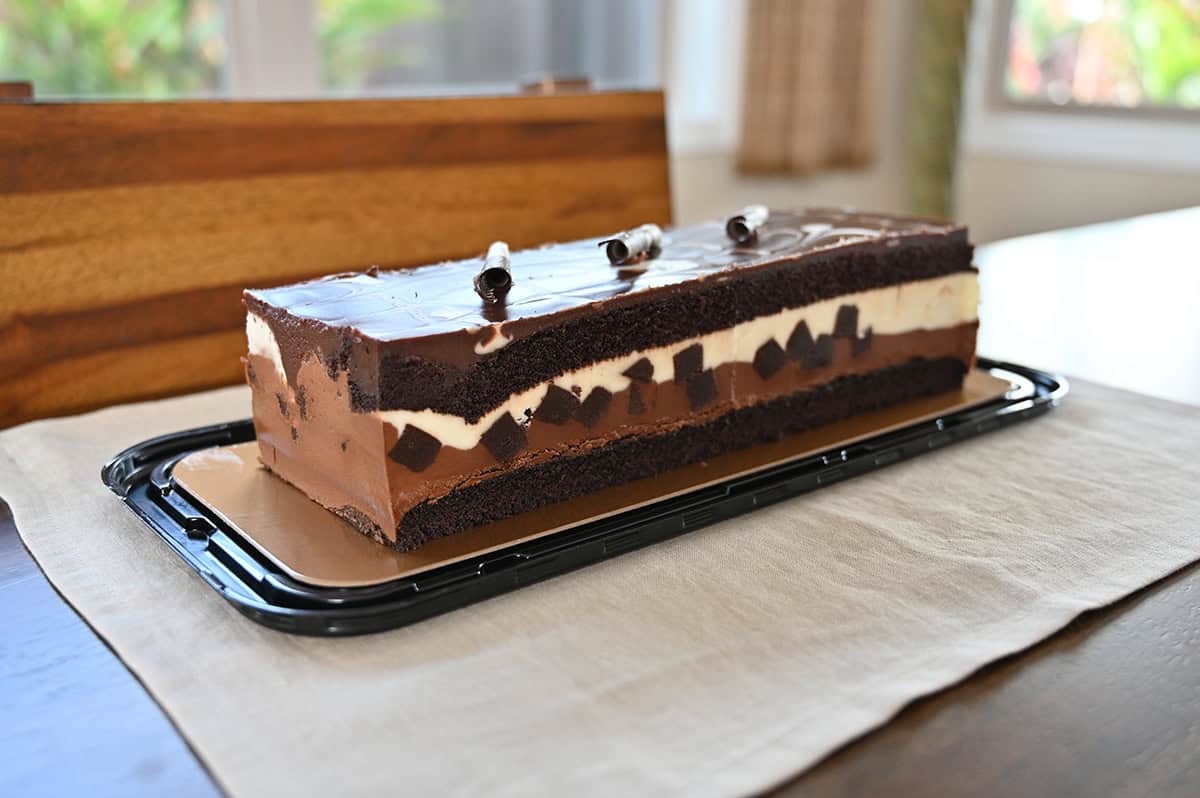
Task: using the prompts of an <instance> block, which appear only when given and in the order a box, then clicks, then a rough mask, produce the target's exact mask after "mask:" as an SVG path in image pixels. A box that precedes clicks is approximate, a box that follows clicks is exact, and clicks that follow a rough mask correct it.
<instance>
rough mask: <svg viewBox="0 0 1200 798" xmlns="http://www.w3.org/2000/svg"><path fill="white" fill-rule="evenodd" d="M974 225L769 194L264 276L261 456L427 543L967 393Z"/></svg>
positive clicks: (253, 365) (259, 336) (292, 477)
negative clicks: (685, 219)
mask: <svg viewBox="0 0 1200 798" xmlns="http://www.w3.org/2000/svg"><path fill="white" fill-rule="evenodd" d="M971 252H972V248H971V245H970V244H969V243H968V241H967V234H966V230H965V229H964V228H963V227H961V226H958V225H953V224H946V223H941V222H935V221H931V220H925V219H909V218H899V217H892V216H882V215H876V214H865V213H857V212H850V211H841V210H808V211H804V212H800V213H796V212H781V211H773V212H768V211H767V210H766V209H765V208H761V207H754V208H751V209H747V211H746V212H745V213H743V214H739V215H738V216H736V217H733V218H732V219H730V220H728V223H727V224H721V223H718V222H713V223H709V224H702V225H698V226H694V227H685V228H680V229H677V230H672V231H668V232H666V233H663V232H662V231H660V230H658V228H657V227H654V226H653V225H645V226H643V227H641V228H637V229H635V230H632V231H629V232H627V233H624V234H622V235H618V236H616V237H614V238H610V239H605V240H601V239H592V240H587V241H578V242H572V243H568V244H555V245H550V246H545V247H542V248H539V249H532V250H525V251H519V252H515V253H512V254H511V255H510V254H509V252H508V250H507V247H505V246H502V245H494V246H493V247H492V248H491V249H490V250H489V252H488V254H487V255H486V256H485V257H480V258H477V259H472V260H465V261H456V262H450V263H442V264H438V265H433V266H423V267H419V268H414V269H405V270H396V271H381V270H378V269H370V270H368V271H366V272H355V273H345V274H338V275H333V276H331V277H326V278H323V279H320V280H314V281H311V282H305V283H300V284H297V285H290V286H285V287H282V288H273V289H265V290H252V291H247V292H246V293H245V304H246V308H247V311H248V315H247V336H248V338H249V345H250V352H249V356H248V358H247V359H246V377H247V380H248V381H249V383H250V386H251V388H252V389H253V397H254V399H253V403H254V423H255V428H256V430H257V433H258V442H259V446H260V449H261V459H262V462H263V464H264V465H265V466H266V467H267V468H269V469H270V470H271V471H273V472H274V473H276V474H277V475H279V476H280V477H282V478H283V479H285V480H287V481H288V482H290V483H292V484H293V485H295V486H296V487H298V488H299V489H300V490H302V491H304V492H305V493H306V494H308V496H310V497H311V498H312V499H314V500H315V501H317V502H319V503H321V504H322V505H324V506H325V507H327V508H329V509H330V510H332V511H333V512H335V513H338V514H339V515H341V516H342V517H344V518H345V519H347V520H348V521H349V522H350V523H352V524H353V525H354V526H356V527H357V528H359V529H360V530H362V531H363V532H364V533H366V534H368V535H371V536H372V537H374V538H375V539H376V540H379V541H380V542H383V543H387V544H388V545H392V546H395V547H397V548H401V549H410V548H414V547H416V546H419V545H421V544H422V543H423V542H425V541H427V540H430V539H432V538H436V537H440V536H443V535H447V534H451V533H454V532H457V531H460V530H463V529H466V528H469V527H472V526H476V525H478V524H481V523H485V522H488V521H492V520H496V519H499V518H502V517H506V516H509V515H513V514H515V513H520V512H524V511H527V510H531V509H534V508H536V507H539V506H541V505H545V504H548V503H551V502H556V501H561V500H564V499H569V498H571V497H574V496H579V495H582V494H584V493H587V492H590V491H594V490H597V489H600V488H603V487H607V486H611V485H615V484H619V483H622V482H626V481H629V480H633V479H637V478H641V477H646V476H650V475H653V474H655V473H658V472H661V471H663V470H665V469H669V468H675V467H678V466H681V465H685V464H688V463H693V462H696V461H698V460H702V459H704V458H708V457H712V456H714V455H716V454H719V453H721V452H723V451H727V450H730V449H735V448H739V447H745V446H750V445H753V444H756V443H759V442H764V441H769V440H773V439H777V438H779V437H780V436H782V435H785V434H788V433H791V432H797V431H800V430H804V429H806V428H809V427H812V426H815V425H819V424H825V423H829V422H832V421H835V420H839V419H842V418H845V417H847V416H851V415H854V414H857V413H863V412H867V411H870V410H875V409H878V408H881V407H883V406H886V405H890V404H894V403H897V402H903V401H906V400H909V399H913V398H916V397H919V396H924V395H928V394H933V393H939V392H944V391H949V390H952V389H955V388H958V387H959V386H960V385H961V383H962V379H963V376H964V374H965V372H966V371H967V369H968V368H970V367H971V365H972V363H973V360H974V353H975V331H976V326H977V322H976V305H977V295H978V287H977V280H976V272H975V270H974V269H973V268H972V266H971Z"/></svg>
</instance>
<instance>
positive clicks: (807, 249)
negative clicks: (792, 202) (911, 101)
mask: <svg viewBox="0 0 1200 798" xmlns="http://www.w3.org/2000/svg"><path fill="white" fill-rule="evenodd" d="M947 237H950V238H953V239H955V240H956V241H960V242H961V245H962V246H966V231H965V228H963V227H962V226H960V225H955V224H951V223H946V222H939V221H935V220H931V219H917V218H908V217H896V216H888V215H882V214H875V213H863V212H858V211H852V210H848V209H826V208H814V209H808V210H805V211H802V212H796V211H772V212H771V213H770V217H769V219H768V221H767V222H766V223H765V224H764V225H763V226H762V228H761V229H760V230H759V231H758V236H757V239H756V240H755V241H753V242H751V243H749V244H747V245H738V244H737V243H735V242H734V241H732V240H730V238H729V237H728V236H727V235H726V232H725V229H724V225H723V223H721V222H718V221H713V222H708V223H705V224H700V225H695V226H690V227H681V228H677V229H674V230H668V231H667V232H666V233H665V235H664V238H663V246H662V251H661V254H659V256H658V257H657V258H653V259H648V260H644V261H641V262H639V263H633V264H628V265H621V266H614V265H612V264H611V263H610V262H609V260H608V258H607V257H606V255H605V251H604V249H603V247H601V246H598V244H599V243H601V242H602V241H603V240H604V238H594V239H587V240H583V241H574V242H570V243H564V244H549V245H546V246H542V247H539V248H537V249H528V250H522V251H518V252H514V253H512V257H511V266H512V287H511V288H510V289H509V291H508V293H507V295H506V296H505V297H504V298H503V301H502V302H487V301H485V300H483V299H482V298H481V297H480V296H479V294H478V293H476V291H475V288H474V282H473V281H474V278H475V276H476V274H477V273H478V272H479V268H480V263H481V260H480V259H478V258H477V259H471V260H461V261H449V262H445V263H440V264H435V265H430V266H419V267H415V268H409V269H398V270H393V271H381V270H378V269H371V270H369V271H366V272H353V273H344V274H337V275H331V276H329V277H324V278H321V279H317V280H311V281H308V282H303V283H297V284H294V285H288V286H283V287H280V288H269V289H256V290H249V291H247V292H246V294H245V296H246V303H247V305H248V306H249V307H250V308H251V310H253V311H255V312H258V313H259V314H260V315H263V316H265V317H267V318H268V320H271V319H272V318H278V317H279V316H281V315H286V316H288V317H291V318H290V321H291V322H292V323H299V324H301V325H303V326H306V327H307V326H309V325H313V324H314V323H315V325H314V326H321V327H325V328H327V329H341V330H349V331H351V332H353V334H354V335H355V337H359V336H361V337H362V338H365V339H369V340H374V341H378V342H381V343H384V344H386V343H388V342H398V341H404V342H406V344H405V349H406V350H408V351H410V352H411V353H412V354H417V355H420V354H422V353H423V352H429V353H431V354H432V353H434V352H436V353H437V354H438V355H441V356H442V357H441V358H439V359H442V360H443V362H446V360H447V358H446V357H445V355H447V354H448V352H449V349H448V348H447V346H446V344H448V343H449V341H447V340H446V339H447V338H456V339H459V340H461V339H462V338H463V337H464V336H469V338H470V342H471V343H473V346H471V347H462V346H461V345H460V346H455V347H453V349H456V350H459V351H460V352H461V354H460V355H459V356H457V357H452V358H448V359H449V360H450V361H457V362H456V363H454V365H458V366H465V365H467V363H468V362H469V361H471V360H474V359H476V358H477V357H480V356H483V355H486V354H488V353H490V352H493V351H496V350H497V349H499V348H501V347H502V346H503V345H504V344H506V343H507V342H508V341H509V340H511V339H512V338H518V337H522V336H524V335H526V334H529V333H531V332H533V331H536V330H537V329H541V328H543V327H545V326H546V324H547V323H548V318H547V317H551V316H553V317H554V318H555V319H561V318H562V317H563V316H564V314H565V315H566V316H568V317H569V316H573V315H576V314H577V313H579V312H586V310H587V308H589V307H591V306H595V305H596V304H597V303H605V305H606V306H611V305H613V304H617V303H622V304H623V302H622V300H638V301H640V300H642V299H644V298H648V296H647V295H648V294H658V293H660V292H663V291H671V290H678V289H681V288H683V287H685V286H686V285H687V284H689V283H691V284H696V283H701V282H707V281H710V280H713V279H718V280H719V279H722V277H724V276H730V275H733V274H735V273H737V272H741V271H744V270H750V269H754V268H755V267H761V266H767V265H771V264H779V263H788V262H794V261H802V260H805V259H807V258H808V257H811V256H812V255H814V254H816V253H821V252H827V251H829V250H837V249H843V248H847V247H862V246H867V247H879V246H899V245H900V244H901V243H905V242H912V243H914V244H916V243H918V242H919V241H921V240H924V241H929V240H930V239H943V240H944V239H945V238H947ZM968 257H969V256H968ZM426 339H427V340H426ZM423 342H426V343H427V344H428V346H423V345H422V343H423ZM463 343H468V342H467V341H463ZM463 349H468V352H469V350H470V349H473V356H470V355H469V354H468V352H462V350H463Z"/></svg>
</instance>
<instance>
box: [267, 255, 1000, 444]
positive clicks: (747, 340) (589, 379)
mask: <svg viewBox="0 0 1200 798" xmlns="http://www.w3.org/2000/svg"><path fill="white" fill-rule="evenodd" d="M842 305H854V306H856V307H857V308H858V335H859V336H862V335H864V334H866V332H867V330H871V331H872V332H873V333H874V334H875V335H900V334H903V333H908V332H913V331H916V330H936V329H941V328H947V327H955V326H958V325H960V324H965V323H968V322H973V321H975V320H976V319H977V318H978V305H979V282H978V279H977V276H976V274H975V273H974V272H957V273H955V274H950V275H946V276H943V277H936V278H933V279H930V280H919V281H916V282H911V283H902V284H900V285H895V286H888V287H886V288H875V289H872V290H870V291H861V292H859V293H855V294H844V295H842V296H838V297H834V298H832V299H827V300H823V301H821V302H815V303H813V304H811V305H805V306H803V307H799V308H791V309H788V310H784V311H781V312H780V313H774V314H771V315H767V316H760V317H758V318H756V319H752V320H750V321H747V322H743V323H741V324H738V325H735V326H733V327H729V328H727V329H724V330H718V331H716V332H712V333H708V334H706V335H699V336H696V337H694V338H688V339H686V340H683V341H676V342H675V343H672V344H669V345H667V346H660V347H655V348H652V349H644V350H641V351H637V352H631V353H629V354H628V355H622V356H621V357H616V358H612V359H610V360H602V361H597V362H595V363H592V364H589V365H587V366H585V367H583V368H580V369H576V370H574V371H567V372H563V373H562V374H560V375H558V376H557V377H555V378H554V379H552V380H549V381H547V382H544V383H541V384H540V385H535V386H533V387H532V388H529V389H527V390H525V391H521V392H520V393H516V394H513V395H512V396H511V397H509V398H508V400H507V401H505V402H504V403H503V404H501V405H499V406H497V407H494V408H492V410H490V411H489V412H488V413H487V414H485V415H484V416H482V417H481V418H480V419H479V420H477V421H475V422H474V423H471V422H468V421H467V420H466V419H464V418H462V417H460V416H455V415H451V414H448V413H439V412H436V411H433V410H379V411H375V413H374V415H376V416H377V417H378V418H380V419H381V420H383V421H386V422H387V423H389V424H392V425H393V426H395V427H396V429H397V430H398V431H399V432H403V431H404V427H405V426H406V425H408V424H413V425H415V426H416V427H418V428H420V429H421V430H423V431H425V432H427V433H429V434H430V435H433V436H434V437H436V438H437V439H438V440H439V441H441V443H442V445H443V446H451V447H454V448H456V449H473V448H474V447H476V446H478V445H479V442H480V438H481V437H482V436H483V433H484V432H486V431H487V430H488V429H489V428H490V427H491V426H492V425H493V424H494V423H496V420H497V419H499V418H500V417H501V416H503V415H504V414H505V413H508V414H511V415H512V417H513V418H515V419H517V420H518V421H520V420H522V419H524V418H526V417H528V416H529V415H531V414H532V413H533V411H534V410H535V409H536V408H537V407H538V405H540V404H541V402H542V399H543V398H544V397H545V395H546V392H547V391H548V390H549V389H550V386H551V385H557V386H559V387H560V388H564V389H566V390H575V391H576V392H577V393H578V394H579V395H580V396H582V397H586V396H587V395H588V393H589V392H591V390H592V389H593V388H597V387H601V388H605V389H606V390H608V391H610V392H612V393H617V392H618V391H622V390H625V389H626V388H628V387H629V384H630V382H631V380H630V379H629V378H628V377H626V376H625V375H624V374H623V373H622V372H624V371H626V370H627V369H628V368H629V367H630V366H632V365H633V364H634V363H636V362H637V361H639V360H641V359H642V358H646V359H647V360H649V361H650V362H651V364H652V365H653V366H654V377H653V379H654V381H655V382H667V381H670V380H673V379H674V378H675V364H674V357H675V355H676V354H677V353H679V352H680V351H682V350H684V349H687V348H688V347H690V346H693V345H695V344H700V345H701V346H702V347H703V349H704V368H705V369H712V368H716V367H717V366H722V365H725V364H727V363H749V362H752V361H753V360H754V354H755V352H757V351H758V349H759V347H761V346H762V345H763V344H765V343H767V341H769V340H770V339H772V338H774V339H775V341H776V342H778V343H779V345H780V346H784V345H786V343H787V339H788V337H789V336H790V335H791V333H792V330H793V329H795V327H796V325H797V324H799V323H800V322H801V321H804V322H805V323H806V324H807V325H808V329H809V331H810V332H811V333H812V335H813V337H814V338H815V337H816V336H818V335H820V334H822V333H825V334H831V333H832V332H833V328H834V321H835V319H836V317H837V311H838V308H840V307H841V306H842ZM246 337H247V339H248V341H249V345H250V354H252V355H258V356H260V357H264V358H267V359H269V360H270V361H271V362H272V363H274V365H275V368H276V370H277V371H278V372H279V374H280V375H282V374H283V361H282V360H281V358H280V355H279V346H278V344H277V343H276V341H275V336H274V334H273V333H272V332H271V328H270V327H269V326H268V325H267V323H266V322H265V321H263V320H262V319H261V318H259V317H258V316H256V315H255V314H253V313H248V314H247V315H246ZM281 382H283V383H285V384H286V382H287V381H286V379H283V378H282V377H281ZM346 402H347V403H349V397H347V398H346ZM347 409H349V408H347Z"/></svg>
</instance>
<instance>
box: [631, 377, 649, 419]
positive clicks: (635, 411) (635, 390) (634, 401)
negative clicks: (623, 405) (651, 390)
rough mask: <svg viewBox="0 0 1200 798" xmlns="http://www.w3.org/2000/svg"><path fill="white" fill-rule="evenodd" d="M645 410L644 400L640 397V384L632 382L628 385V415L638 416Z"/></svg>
mask: <svg viewBox="0 0 1200 798" xmlns="http://www.w3.org/2000/svg"><path fill="white" fill-rule="evenodd" d="M645 412H646V402H645V400H643V399H642V386H640V385H638V384H637V383H632V384H631V385H630V386H629V415H631V416H640V415H641V414H642V413H645Z"/></svg>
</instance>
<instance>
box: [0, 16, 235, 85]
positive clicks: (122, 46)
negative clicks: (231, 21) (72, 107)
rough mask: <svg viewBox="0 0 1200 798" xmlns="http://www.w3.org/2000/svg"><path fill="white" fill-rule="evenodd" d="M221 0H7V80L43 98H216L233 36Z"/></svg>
mask: <svg viewBox="0 0 1200 798" xmlns="http://www.w3.org/2000/svg"><path fill="white" fill-rule="evenodd" d="M225 25H226V17H225V8H224V4H223V3H221V2H220V0H161V2H158V1H156V0H93V1H92V2H85V1H84V0H65V2H48V0H0V80H28V81H32V82H33V84H34V90H35V92H36V93H37V94H38V96H41V97H114V98H117V97H122V98H163V97H215V96H221V95H222V94H224V93H225V91H226V83H225V73H226V63H227V55H228V50H229V42H228V40H227V39H226V37H225Z"/></svg>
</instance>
